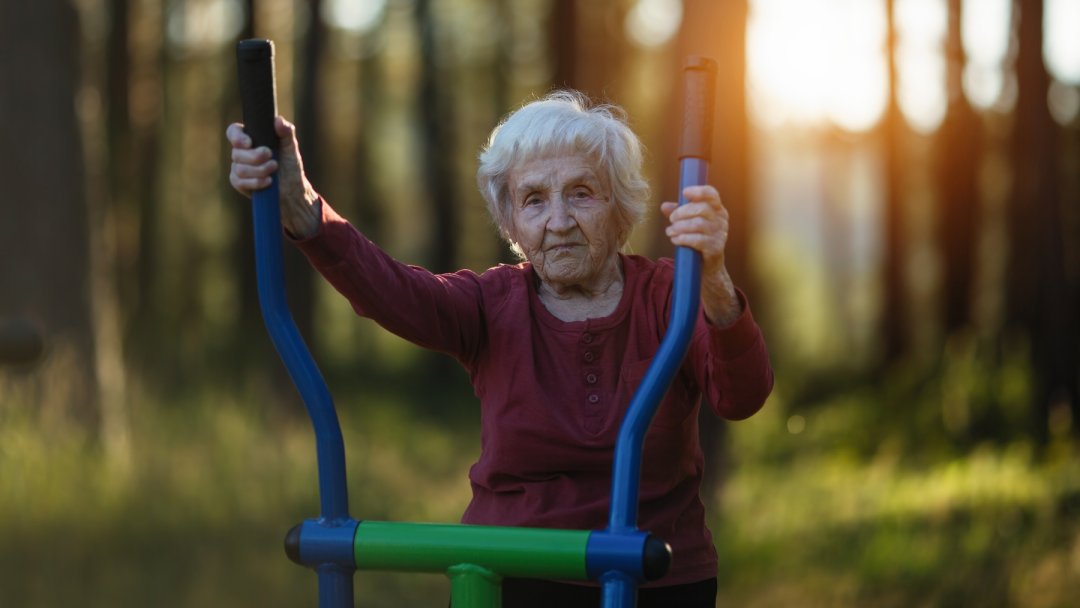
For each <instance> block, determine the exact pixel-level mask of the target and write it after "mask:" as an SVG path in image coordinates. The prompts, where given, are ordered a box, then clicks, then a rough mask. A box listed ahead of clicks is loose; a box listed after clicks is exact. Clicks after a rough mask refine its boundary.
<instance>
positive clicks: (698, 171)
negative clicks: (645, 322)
mask: <svg viewBox="0 0 1080 608" xmlns="http://www.w3.org/2000/svg"><path fill="white" fill-rule="evenodd" d="M679 168H680V175H679V204H680V205H684V204H686V199H685V198H684V197H683V195H682V191H683V189H684V188H685V187H686V186H690V185H697V184H704V183H706V180H707V178H708V163H706V162H705V161H703V160H701V159H698V158H692V157H691V158H684V159H682V161H681V162H680V163H679ZM672 292H673V293H672V300H671V317H670V320H669V322H668V329H667V333H666V334H664V339H663V340H662V341H661V343H660V348H659V350H657V352H656V355H655V357H653V361H652V364H650V365H649V370H648V371H647V372H646V374H645V378H644V379H643V380H642V381H641V385H640V386H639V387H638V390H637V392H636V393H635V394H634V398H633V400H632V401H631V402H630V409H629V411H628V412H627V413H626V418H625V419H623V424H622V427H620V429H619V437H618V440H617V443H616V444H615V467H614V473H613V475H612V492H611V511H610V517H609V520H608V527H609V530H610V531H612V532H627V531H632V530H636V529H637V506H638V505H637V503H638V483H639V481H640V478H641V451H642V445H643V443H644V440H645V432H646V431H647V430H648V429H649V423H651V422H652V419H653V416H654V415H655V414H656V410H657V408H658V407H659V406H660V401H661V400H662V399H663V397H664V393H665V392H667V389H668V386H670V384H671V380H672V379H673V378H674V377H675V373H676V372H677V371H678V369H679V366H681V365H682V361H683V358H685V357H686V351H687V350H688V349H689V347H690V337H691V335H692V334H693V331H694V323H695V322H696V321H697V315H698V311H699V310H700V307H701V254H699V253H698V252H697V251H694V250H693V249H689V248H687V247H677V248H676V249H675V282H674V286H673V287H672Z"/></svg>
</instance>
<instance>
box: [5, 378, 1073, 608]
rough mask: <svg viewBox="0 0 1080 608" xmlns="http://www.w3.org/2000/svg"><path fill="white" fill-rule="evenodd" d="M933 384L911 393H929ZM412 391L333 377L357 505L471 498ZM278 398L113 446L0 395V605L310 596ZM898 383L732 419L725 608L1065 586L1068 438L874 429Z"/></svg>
mask: <svg viewBox="0 0 1080 608" xmlns="http://www.w3.org/2000/svg"><path fill="white" fill-rule="evenodd" d="M935 382H937V383H936V384H935V383H934V382H932V383H930V384H929V385H928V386H931V387H935V386H936V387H937V388H930V389H927V392H926V393H925V394H923V396H922V397H921V398H920V399H921V400H920V401H917V402H916V403H914V404H913V405H912V406H911V407H912V408H913V409H918V408H923V409H926V408H931V409H933V407H937V406H936V405H934V404H935V403H936V401H935V400H934V399H931V398H928V397H927V396H926V395H941V394H944V393H945V392H947V391H944V390H942V389H941V388H940V387H941V381H935ZM416 391H420V393H421V394H422V393H423V392H424V390H422V389H417V388H415V387H413V388H411V389H405V390H394V389H393V388H392V387H391V388H386V387H377V388H375V389H368V390H367V391H365V392H364V393H356V394H350V395H346V396H345V397H342V396H338V399H339V404H345V405H341V406H340V407H341V411H342V413H341V418H342V424H343V430H344V435H345V442H346V449H347V455H348V469H349V479H350V485H351V488H350V492H351V495H350V500H351V507H352V512H353V515H354V516H356V517H361V518H368V519H388V520H399V521H456V519H457V518H458V516H459V515H460V513H461V511H462V509H463V508H464V506H465V504H466V503H467V501H468V480H467V478H466V473H467V470H468V466H469V465H470V464H471V462H472V460H473V459H474V458H475V456H476V451H477V434H476V430H475V428H474V427H475V421H474V420H471V418H470V417H469V416H463V415H461V414H458V415H457V416H456V417H452V418H453V420H452V421H450V422H445V421H443V420H442V419H441V417H440V415H439V412H438V408H437V407H434V408H433V407H432V403H433V402H427V403H426V404H425V405H423V406H422V407H421V406H416V405H415V402H416V394H417V393H416ZM452 392H453V393H454V395H457V396H451V397H452V399H463V400H465V401H468V399H469V397H468V396H467V395H466V396H461V395H458V393H459V392H460V391H457V390H456V389H455V390H454V391H452ZM427 393H428V395H429V397H430V398H432V399H434V398H436V396H435V395H433V394H432V391H431V390H430V387H429V388H428V389H427ZM441 397H444V398H445V397H446V395H442V396H441ZM284 400H285V401H287V403H278V402H275V401H274V400H272V399H271V400H269V401H268V400H267V399H266V398H265V397H255V396H244V397H240V396H237V395H235V394H231V393H228V392H217V391H213V390H210V389H207V390H204V391H201V392H199V391H196V394H195V395H194V396H189V397H183V398H175V399H171V400H170V399H152V398H143V399H139V400H137V401H138V403H137V404H136V405H134V406H133V409H132V431H133V435H132V436H133V442H132V445H131V448H130V457H129V458H128V459H120V460H117V459H115V458H114V459H110V458H107V457H106V455H105V453H104V451H103V450H102V449H101V448H100V446H99V445H98V444H97V443H96V442H95V441H92V440H91V439H90V438H89V437H88V436H87V434H86V432H85V431H84V430H83V427H82V426H80V425H78V424H75V423H70V422H65V421H64V418H62V417H59V418H58V417H55V416H52V417H50V416H48V415H46V414H44V413H41V412H39V411H38V410H34V409H31V408H30V407H27V406H25V405H24V404H19V403H17V402H12V401H5V402H4V403H3V404H0V604H2V605H4V606H20V607H30V608H33V607H39V606H40V607H46V606H47V607H55V606H85V607H95V606H103V607H104V606H110V607H115V606H156V607H181V606H185V607H186V606H192V607H194V606H199V607H206V606H210V607H212V606H229V607H235V606H260V607H261V606H303V605H313V604H314V602H315V597H316V595H315V577H314V575H313V574H312V573H311V572H309V571H306V570H305V569H303V568H299V567H297V566H295V565H293V564H292V563H291V562H289V561H288V560H287V559H286V557H285V556H284V554H283V550H282V546H281V540H282V538H283V536H284V533H285V531H286V530H287V529H288V528H289V527H291V526H292V525H293V524H294V523H297V522H298V521H300V520H302V519H304V518H306V517H311V516H314V515H316V514H317V509H318V500H317V496H316V486H315V462H314V446H313V440H312V437H311V431H310V426H309V424H308V422H307V419H306V418H305V417H304V415H303V413H302V412H299V411H295V410H296V408H298V407H299V406H298V405H297V404H296V403H294V402H292V401H290V400H288V399H287V398H286V399H284ZM901 401H902V399H900V398H899V397H896V396H894V397H893V398H892V399H889V398H888V397H887V396H883V395H879V394H875V393H874V392H873V391H871V390H869V389H855V390H850V391H847V392H845V393H843V394H841V395H834V396H830V397H829V398H827V399H824V400H822V401H821V402H818V403H815V404H813V405H812V406H804V407H799V408H796V407H795V406H792V405H789V404H787V403H785V398H784V394H783V390H782V387H780V390H778V391H777V395H776V396H774V398H773V399H772V401H771V402H770V403H769V404H768V406H767V407H766V409H765V410H763V411H762V412H761V413H760V414H758V415H757V416H755V417H753V418H751V419H750V420H747V421H743V422H739V423H733V424H732V425H731V426H730V429H731V432H730V434H729V448H728V451H729V453H730V454H732V456H733V466H732V469H731V471H730V474H729V475H728V477H727V479H726V483H725V484H724V486H723V487H722V488H721V490H720V492H719V493H718V495H717V496H715V497H708V498H710V502H711V503H712V511H711V512H712V514H713V522H712V528H713V531H714V536H715V540H716V544H717V548H718V551H719V553H720V559H721V568H720V589H721V591H720V600H721V601H720V603H719V605H723V606H749V607H789V606H800V607H802V606H809V607H814V606H829V607H844V606H852V607H856V606H858V607H863V606H868V607H892V606H897V607H899V606H905V607H906V606H941V607H951V606H976V607H994V606H1003V607H1004V606H1015V607H1023V608H1043V607H1048V608H1049V607H1053V608H1056V607H1065V606H1071V605H1074V602H1075V598H1077V597H1080V461H1078V459H1077V458H1076V454H1075V453H1074V448H1075V446H1074V445H1073V444H1072V443H1070V442H1069V441H1068V440H1066V439H1059V441H1058V442H1057V443H1055V444H1054V445H1053V446H1051V449H1050V450H1048V451H1046V452H1041V451H1037V450H1035V449H1034V448H1033V447H1032V446H1031V445H1030V444H1029V443H1027V442H1025V441H1024V440H1023V438H1022V437H1017V438H1014V439H1012V440H1009V441H995V442H992V443H991V442H974V443H971V445H968V444H967V443H966V442H965V443H961V444H960V445H961V447H955V446H954V447H952V448H949V447H948V442H947V435H948V434H947V433H945V432H943V431H939V430H933V429H931V430H926V431H924V432H922V433H918V432H913V431H912V430H911V429H909V428H900V427H899V426H897V427H896V428H892V427H890V426H889V424H891V422H890V423H889V424H886V425H885V426H883V425H882V420H886V421H891V420H893V416H889V415H886V413H884V412H882V411H880V408H882V407H885V405H883V404H889V403H890V402H892V403H896V402H901ZM928 404H929V405H928ZM454 407H458V408H459V409H458V410H457V411H459V412H460V411H461V408H460V404H457V405H455V406H454ZM890 407H892V406H890ZM467 408H468V405H466V406H465V409H466V411H468V410H467ZM875 408H878V409H875ZM795 410H798V412H797V413H795ZM910 417H911V418H912V420H931V419H933V416H929V415H926V414H925V412H923V413H919V412H916V411H913V412H911V413H910ZM923 424H929V423H926V422H924V423H923ZM920 441H924V442H925V446H924V447H925V449H923V448H922V447H920V446H922V445H923V444H921V443H920ZM943 446H944V447H943ZM448 588H449V587H448V584H447V582H446V581H445V580H444V578H443V577H441V576H436V575H427V576H416V575H388V574H383V573H379V574H371V573H359V574H357V576H356V589H357V606H360V607H382V606H387V607H389V606H445V604H446V600H447V597H448Z"/></svg>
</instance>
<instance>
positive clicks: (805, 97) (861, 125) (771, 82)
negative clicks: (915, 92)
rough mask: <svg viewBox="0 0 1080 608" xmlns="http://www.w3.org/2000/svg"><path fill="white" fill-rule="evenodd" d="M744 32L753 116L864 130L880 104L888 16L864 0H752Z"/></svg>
mask: <svg viewBox="0 0 1080 608" xmlns="http://www.w3.org/2000/svg"><path fill="white" fill-rule="evenodd" d="M748 27H749V29H748V32H747V56H748V62H749V66H748V68H749V87H750V90H751V107H752V109H753V112H754V116H755V118H756V119H757V120H758V121H759V122H761V123H763V124H766V125H770V126H780V125H793V126H808V125H813V124H818V123H821V122H823V121H830V122H833V123H835V124H837V125H839V126H841V127H843V128H845V129H849V130H852V131H860V130H865V129H868V128H870V127H871V126H873V124H874V123H875V122H877V120H878V118H880V116H881V113H882V111H883V110H884V107H885V92H886V82H885V55H884V40H885V15H884V11H883V8H882V4H881V3H877V2H866V1H865V0H819V1H817V2H807V1H806V0H756V1H754V2H752V3H751V8H750V22H749V26H748Z"/></svg>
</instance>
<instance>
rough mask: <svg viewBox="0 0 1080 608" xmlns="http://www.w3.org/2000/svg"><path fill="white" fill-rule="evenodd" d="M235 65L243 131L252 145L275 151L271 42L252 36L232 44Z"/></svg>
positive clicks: (276, 142)
mask: <svg viewBox="0 0 1080 608" xmlns="http://www.w3.org/2000/svg"><path fill="white" fill-rule="evenodd" d="M236 65H237V68H238V69H239V77H240V106H241V108H243V112H244V131H246V132H247V134H248V136H250V137H251V141H252V144H253V146H254V147H256V148H257V147H259V146H266V147H268V148H270V149H271V150H277V147H278V136H277V133H276V132H275V131H274V117H275V116H277V81H276V79H275V75H274V43H273V42H272V41H270V40H264V39H260V38H252V39H249V40H241V41H240V42H239V44H237V45H236Z"/></svg>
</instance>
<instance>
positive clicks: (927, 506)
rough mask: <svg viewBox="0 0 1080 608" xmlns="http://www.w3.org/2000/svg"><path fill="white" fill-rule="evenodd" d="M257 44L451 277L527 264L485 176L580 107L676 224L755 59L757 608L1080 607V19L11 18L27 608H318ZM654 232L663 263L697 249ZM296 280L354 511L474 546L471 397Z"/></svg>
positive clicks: (727, 562) (449, 374) (374, 230)
mask: <svg viewBox="0 0 1080 608" xmlns="http://www.w3.org/2000/svg"><path fill="white" fill-rule="evenodd" d="M248 37H261V38H271V39H273V40H274V41H275V44H276V50H277V75H278V95H279V109H280V111H281V112H282V113H283V114H284V115H286V116H289V117H291V118H293V119H294V120H295V122H296V123H297V124H298V125H299V133H300V137H301V147H302V150H303V153H304V155H305V160H306V165H307V167H308V169H309V172H310V174H311V176H312V179H313V181H314V183H315V184H316V187H317V188H318V189H319V190H320V191H321V192H322V193H323V194H324V195H325V196H326V197H327V198H328V199H329V200H330V201H332V202H333V204H334V205H335V207H336V208H338V209H339V210H341V211H342V212H343V213H344V214H345V215H346V216H347V217H349V218H351V219H352V220H353V221H354V223H356V224H357V225H358V226H360V227H361V229H362V230H364V231H365V232H366V233H367V234H368V235H370V236H371V238H373V239H374V240H375V241H376V242H378V243H380V244H382V245H383V246H384V247H385V248H386V249H388V250H389V251H390V252H391V253H392V254H394V255H395V256H397V257H398V258H399V259H402V260H404V261H407V262H410V263H417V264H423V265H426V266H428V267H430V268H432V269H435V270H452V269H457V268H462V267H469V268H473V269H477V270H481V269H483V268H485V267H487V266H489V265H492V264H494V263H497V262H499V261H506V260H508V253H507V252H506V250H505V247H504V246H503V245H502V244H501V243H500V242H499V241H498V239H497V237H496V235H495V232H494V230H492V228H491V226H490V223H489V221H488V219H487V218H486V217H485V212H484V210H483V206H482V203H481V199H480V197H479V195H478V193H477V192H476V188H475V185H474V171H475V160H476V155H477V153H478V151H479V148H480V146H481V145H482V143H483V141H484V139H485V137H486V136H487V134H488V132H489V131H490V129H491V127H492V126H494V124H496V122H497V121H498V120H499V119H500V117H502V116H503V115H505V113H506V112H508V111H510V110H512V109H513V108H515V107H517V106H518V105H520V104H521V103H523V102H524V101H526V100H528V99H530V98H533V97H536V96H539V95H542V94H543V93H545V92H547V91H549V90H551V89H552V88H554V87H564V86H568V87H574V88H578V89H581V90H583V91H585V92H587V93H588V94H590V95H591V96H593V97H594V98H595V99H597V100H603V101H612V102H615V103H618V104H621V105H623V106H624V107H625V108H626V109H627V111H628V113H629V116H630V119H631V123H632V126H633V127H634V128H635V130H636V131H637V132H638V133H639V134H640V135H641V137H642V139H643V140H644V142H645V144H646V146H647V147H648V149H649V157H648V172H649V175H650V177H651V179H652V181H653V185H654V192H655V194H654V198H655V199H656V201H657V203H659V201H660V200H669V199H673V198H674V197H675V194H676V193H675V184H676V179H677V177H676V170H677V164H676V159H675V158H674V152H673V151H674V150H675V146H676V143H677V142H675V141H673V134H674V133H677V131H678V129H677V125H678V121H679V119H680V116H679V115H678V114H679V108H680V107H681V106H680V104H679V100H678V95H679V93H678V90H679V81H678V77H679V71H680V67H681V65H682V63H683V61H684V58H685V57H686V56H687V55H690V54H704V55H708V56H711V57H714V58H716V59H718V60H719V64H720V75H719V85H718V104H717V105H718V107H717V115H716V129H715V144H714V149H715V157H714V159H713V164H712V173H711V177H712V181H713V182H714V183H715V184H716V185H717V187H718V188H719V189H720V191H721V194H722V196H723V197H724V200H725V203H726V204H727V205H728V207H729V209H730V211H731V214H732V222H733V230H732V239H731V243H730V249H729V259H730V260H731V264H732V268H731V270H732V273H733V275H734V277H735V279H736V282H737V283H738V284H740V285H741V286H742V287H743V288H744V289H745V290H746V291H747V293H748V294H749V297H750V300H751V301H752V302H753V306H754V309H755V313H756V317H757V318H758V320H759V323H760V324H761V325H762V327H763V329H764V331H765V334H766V339H767V341H768V343H769V346H770V351H771V355H772V357H773V362H774V365H775V367H776V370H777V376H776V377H777V384H776V389H775V391H774V394H773V395H772V397H771V398H770V401H769V403H768V404H767V406H766V408H765V409H764V410H763V411H762V412H761V413H760V414H759V415H757V416H755V417H754V418H752V419H750V420H748V421H744V422H740V423H735V424H720V423H718V422H716V421H712V420H710V421H706V423H705V425H704V426H703V434H704V436H705V439H706V444H707V446H708V449H709V472H710V480H709V487H708V488H707V496H706V500H707V502H708V503H709V504H710V505H711V513H712V517H713V521H712V524H711V525H712V528H713V531H714V534H715V538H716V544H717V548H718V550H719V552H720V555H721V569H720V603H719V604H718V605H725V606H729V605H741V606H761V607H766V606H770V607H771V606H882V607H884V606H1024V607H1057V606H1071V605H1075V602H1076V598H1078V597H1080V460H1078V455H1077V446H1078V444H1077V439H1078V437H1080V394H1078V391H1080V383H1078V382H1080V381H1078V377H1080V314H1078V312H1080V0H813V1H811V0H728V1H723V2H720V1H711V0H681V1H680V0H611V1H586V0H439V1H434V0H306V1H305V0H260V1H253V0H247V1H241V0H98V1H94V0H72V1H68V0H35V1H34V2H26V1H22V0H0V176H2V181H3V183H4V184H5V187H4V193H3V195H0V329H2V332H0V333H2V334H3V335H4V340H3V344H0V355H2V358H3V359H4V363H3V364H2V365H0V604H2V605H4V606H70V605H81V606H136V605H139V606H145V605H150V606H286V605H312V604H313V603H314V602H315V597H316V596H315V577H314V576H313V575H312V574H311V573H310V572H307V571H305V570H303V569H301V568H297V567H296V566H294V565H293V564H291V563H289V562H288V560H287V559H286V558H285V556H284V555H282V549H281V538H282V537H283V535H284V532H285V531H286V530H287V529H288V528H289V527H290V526H291V525H292V524H294V523H296V522H298V521H300V520H301V519H303V518H306V517H311V516H314V515H316V514H317V508H318V507H317V494H316V487H315V469H314V447H313V445H312V438H311V432H310V425H309V424H308V422H307V420H306V417H305V414H304V411H303V407H302V405H301V404H300V402H299V398H298V397H297V396H296V393H295V391H294V389H293V388H292V386H291V385H290V383H289V381H288V379H287V377H286V376H285V374H284V370H283V368H282V366H281V364H280V363H278V362H277V359H276V356H275V354H274V352H273V349H272V346H271V345H270V342H269V340H268V339H267V338H266V336H265V332H264V330H263V327H262V322H261V319H260V315H259V312H258V305H257V301H256V293H255V288H254V277H253V255H252V242H251V233H250V229H249V223H250V217H249V216H250V213H249V211H250V210H249V206H248V204H247V201H246V200H244V199H242V198H241V197H239V196H238V195H237V194H235V193H234V192H233V191H232V190H231V189H230V188H229V185H228V183H227V172H228V166H229V157H228V151H227V147H226V144H225V140H224V136H223V133H224V129H225V126H226V125H227V124H228V123H229V122H232V121H237V120H239V119H240V110H239V102H238V94H237V84H236V65H235V55H234V49H235V44H236V42H237V41H238V40H239V39H242V38H248ZM653 215H654V217H652V218H651V221H650V222H649V224H647V226H646V227H645V228H643V229H641V230H640V231H639V232H638V234H636V235H635V237H634V240H633V247H634V250H635V251H636V252H639V253H645V254H648V255H666V254H668V253H669V251H668V247H666V246H665V243H664V239H663V238H662V234H661V232H660V222H659V221H658V219H657V218H659V214H653ZM286 253H287V254H288V255H287V260H286V263H287V273H288V289H289V294H290V298H291V300H290V301H291V304H292V306H293V310H294V315H295V316H296V319H297V322H298V324H299V326H300V327H301V329H302V331H303V333H304V334H305V336H306V338H307V340H308V343H309V345H310V346H311V348H312V350H313V352H314V354H315V356H316V358H317V359H318V360H319V362H320V365H321V366H322V369H323V372H324V374H325V375H326V377H327V379H328V382H329V384H330V387H331V390H332V391H333V392H334V394H335V399H336V401H337V404H338V409H339V413H340V415H341V418H342V425H343V430H344V434H345V439H346V449H347V454H348V459H349V478H350V484H351V488H350V491H351V500H352V511H353V515H354V516H356V517H358V518H368V519H394V520H417V521H456V520H457V518H458V516H459V515H460V512H461V510H462V509H463V507H464V505H465V504H466V502H467V500H468V482H467V479H466V476H465V475H466V471H467V468H468V466H469V465H470V464H471V462H472V461H473V459H475V457H476V454H477V450H478V444H477V431H476V427H477V419H478V415H477V411H476V407H475V401H474V398H473V397H472V395H471V391H470V388H469V386H468V382H467V378H466V377H465V375H464V374H463V373H462V372H461V371H460V370H459V369H458V368H456V367H455V364H454V363H453V362H452V361H450V360H448V359H444V358H441V357H437V356H432V355H428V354H425V353H423V352H421V351H419V350H418V349H416V348H413V347H411V346H409V345H407V344H403V343H402V342H401V341H399V340H397V339H395V338H393V337H391V336H388V335H386V334H385V333H384V332H382V331H381V330H379V329H377V328H375V327H373V325H372V324H370V323H369V322H367V321H364V320H361V319H357V318H355V317H354V316H353V315H352V312H351V310H350V309H349V308H348V306H347V305H346V304H345V303H344V302H343V301H341V300H340V298H337V297H336V296H335V295H334V294H333V293H332V292H331V291H330V290H329V289H328V288H327V287H326V286H325V285H323V284H322V283H321V282H320V281H319V280H316V277H313V275H312V273H311V272H310V271H309V270H308V269H307V268H306V267H305V266H304V263H303V261H302V260H301V259H300V258H299V256H297V255H295V252H291V251H287V252H286ZM27 328H34V330H35V331H36V332H38V334H39V335H40V337H41V339H42V345H43V346H42V352H41V353H40V354H39V355H38V356H36V358H34V359H33V361H30V362H19V361H16V359H18V358H19V355H20V354H24V355H25V354H33V351H34V350H35V345H36V343H35V342H34V339H33V336H32V335H31V334H28V333H27ZM356 588H357V597H358V600H359V601H358V605H360V606H418V605H429V606H443V605H445V601H446V597H447V593H448V585H447V584H446V582H445V581H444V580H443V579H442V578H441V577H438V576H420V577H416V576H409V577H406V576H398V575H370V574H358V575H357V584H356Z"/></svg>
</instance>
